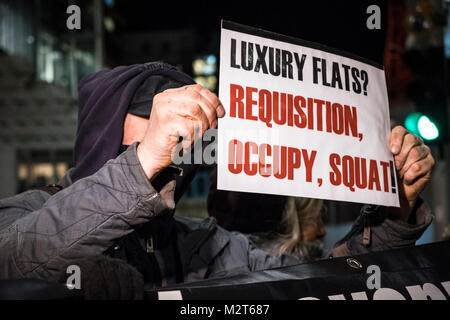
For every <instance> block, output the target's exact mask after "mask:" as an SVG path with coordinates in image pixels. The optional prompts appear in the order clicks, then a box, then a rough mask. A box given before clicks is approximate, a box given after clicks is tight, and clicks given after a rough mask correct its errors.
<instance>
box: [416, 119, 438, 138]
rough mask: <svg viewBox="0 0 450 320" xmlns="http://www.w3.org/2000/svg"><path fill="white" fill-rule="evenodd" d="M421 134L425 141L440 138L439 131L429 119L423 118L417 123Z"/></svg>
mask: <svg viewBox="0 0 450 320" xmlns="http://www.w3.org/2000/svg"><path fill="white" fill-rule="evenodd" d="M417 128H418V129H419V134H420V136H421V137H422V138H424V139H425V140H434V139H437V138H438V137H439V130H438V128H437V126H436V125H435V124H434V123H433V122H432V121H431V120H430V119H429V118H428V117H427V116H421V117H420V118H419V121H418V122H417Z"/></svg>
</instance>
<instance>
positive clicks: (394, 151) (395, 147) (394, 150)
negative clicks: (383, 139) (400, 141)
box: [391, 145, 398, 154]
mask: <svg viewBox="0 0 450 320" xmlns="http://www.w3.org/2000/svg"><path fill="white" fill-rule="evenodd" d="M391 151H392V153H394V154H397V152H398V147H397V146H395V145H394V146H392V147H391Z"/></svg>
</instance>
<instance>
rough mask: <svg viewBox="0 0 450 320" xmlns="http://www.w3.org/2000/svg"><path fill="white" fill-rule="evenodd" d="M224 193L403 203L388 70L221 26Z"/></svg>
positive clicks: (249, 30) (221, 172)
mask: <svg viewBox="0 0 450 320" xmlns="http://www.w3.org/2000/svg"><path fill="white" fill-rule="evenodd" d="M219 80H220V85H219V98H220V100H221V101H222V103H223V105H224V107H225V111H226V115H225V117H224V118H222V119H219V124H218V128H219V130H218V131H219V132H218V155H217V156H218V163H217V166H218V171H217V172H218V177H217V178H218V181H217V182H218V185H217V187H218V189H221V190H232V191H243V192H256V193H269V194H279V195H286V196H298V197H309V198H320V199H330V200H341V201H351V202H360V203H368V204H377V205H386V206H397V207H398V206H399V198H398V184H397V180H396V175H395V167H394V165H393V163H394V162H393V156H392V154H391V153H390V151H389V133H390V121H389V107H388V97H387V90H386V81H385V75H384V70H383V68H382V67H380V66H378V65H376V64H374V63H372V62H370V61H366V60H364V59H362V58H359V57H355V56H352V55H351V54H348V53H343V52H340V51H337V50H334V49H331V48H328V47H324V46H320V45H318V44H314V43H310V42H306V41H302V40H299V39H296V38H292V37H287V36H283V35H279V34H275V33H272V32H267V31H264V30H260V29H255V28H251V27H247V26H243V25H239V24H235V23H232V22H228V21H222V31H221V45H220V79H219Z"/></svg>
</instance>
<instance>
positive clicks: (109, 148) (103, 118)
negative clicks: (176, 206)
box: [70, 62, 196, 200]
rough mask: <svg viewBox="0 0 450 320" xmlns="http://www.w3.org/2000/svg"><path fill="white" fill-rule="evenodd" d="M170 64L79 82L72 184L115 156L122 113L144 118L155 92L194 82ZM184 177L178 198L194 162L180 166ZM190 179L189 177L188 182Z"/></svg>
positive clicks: (124, 69) (121, 69) (111, 71)
mask: <svg viewBox="0 0 450 320" xmlns="http://www.w3.org/2000/svg"><path fill="white" fill-rule="evenodd" d="M194 83H195V81H194V80H193V79H192V78H191V77H189V76H188V75H186V74H184V73H182V72H180V71H178V70H177V69H176V68H175V67H173V66H171V65H169V64H166V63H163V62H152V63H145V64H135V65H131V66H122V67H117V68H114V69H103V70H101V71H99V72H96V73H94V74H90V75H87V76H86V77H84V78H83V79H82V80H81V81H80V83H79V85H78V100H79V111H78V125H77V135H76V141H75V149H74V163H75V166H74V168H73V170H71V172H70V178H71V180H72V182H75V181H77V180H79V179H82V178H84V177H87V176H90V175H92V174H93V173H95V172H97V171H98V170H99V169H100V168H101V167H102V166H103V165H104V164H105V163H106V162H107V161H108V160H110V159H113V158H115V157H117V155H118V154H119V149H120V146H121V143H122V138H123V124H124V120H125V116H126V114H127V113H128V112H129V113H133V114H136V115H139V116H141V117H149V115H150V112H151V107H152V100H153V97H154V95H156V94H157V93H160V92H162V91H164V90H166V89H168V88H175V87H181V86H183V85H190V84H194ZM181 167H182V169H183V173H184V174H183V179H182V180H183V181H180V182H179V183H178V181H177V189H178V190H177V192H176V193H177V194H178V197H177V200H178V198H179V197H180V196H181V194H182V193H183V192H184V190H180V188H178V185H179V186H180V187H182V186H183V189H185V188H186V187H187V186H188V185H189V184H190V180H192V178H193V176H194V175H195V171H196V166H194V165H184V166H181ZM188 180H189V181H188Z"/></svg>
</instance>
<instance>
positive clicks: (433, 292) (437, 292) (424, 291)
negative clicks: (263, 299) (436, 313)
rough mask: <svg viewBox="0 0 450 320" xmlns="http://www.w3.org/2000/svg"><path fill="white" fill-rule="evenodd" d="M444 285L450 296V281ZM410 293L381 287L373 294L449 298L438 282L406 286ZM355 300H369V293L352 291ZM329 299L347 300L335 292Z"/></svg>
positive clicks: (393, 297)
mask: <svg viewBox="0 0 450 320" xmlns="http://www.w3.org/2000/svg"><path fill="white" fill-rule="evenodd" d="M441 285H442V287H443V288H444V290H445V291H446V292H447V295H448V296H450V290H449V289H450V281H444V282H441ZM405 289H406V290H407V292H408V293H409V297H405V296H403V294H401V293H400V292H398V291H397V290H395V289H392V288H380V289H377V290H376V291H375V292H374V293H373V296H372V299H373V300H407V299H408V300H427V299H428V298H429V299H431V300H448V298H449V297H446V296H445V295H444V293H443V292H442V291H441V289H439V288H438V286H437V285H436V284H433V283H429V282H427V283H424V284H423V285H422V286H421V285H415V286H407V287H405ZM350 295H351V297H352V299H353V300H368V297H367V293H366V292H364V291H360V292H352V293H350ZM328 299H329V300H345V295H344V294H334V295H331V296H328ZM298 300H320V299H319V298H317V297H303V298H299V299H298Z"/></svg>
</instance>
